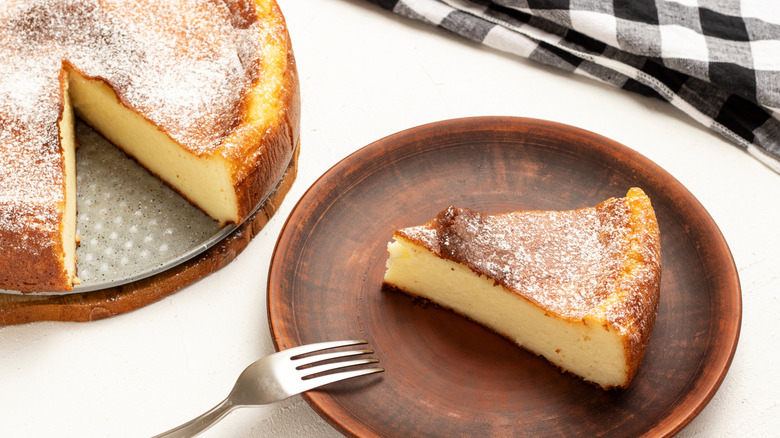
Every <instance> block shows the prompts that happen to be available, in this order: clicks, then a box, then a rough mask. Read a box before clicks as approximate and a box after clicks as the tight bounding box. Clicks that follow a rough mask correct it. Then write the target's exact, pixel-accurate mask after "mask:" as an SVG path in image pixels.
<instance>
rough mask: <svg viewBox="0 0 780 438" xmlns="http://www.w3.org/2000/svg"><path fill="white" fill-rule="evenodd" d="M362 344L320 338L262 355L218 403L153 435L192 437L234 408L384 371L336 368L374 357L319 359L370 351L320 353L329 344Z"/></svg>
mask: <svg viewBox="0 0 780 438" xmlns="http://www.w3.org/2000/svg"><path fill="white" fill-rule="evenodd" d="M363 344H367V342H366V341H355V340H350V341H331V342H320V343H316V344H309V345H302V346H300V347H293V348H289V349H287V350H283V351H280V352H278V353H274V354H271V355H270V356H266V357H264V358H262V359H260V360H258V361H257V362H255V363H253V364H252V365H249V366H248V367H247V368H246V369H245V370H244V371H243V372H242V373H241V375H240V376H238V380H237V381H236V384H235V385H234V386H233V390H232V391H231V392H230V394H229V395H228V396H227V398H226V399H225V400H223V401H222V402H221V403H220V404H218V405H216V406H214V407H213V408H211V409H210V410H208V411H207V412H205V413H204V414H202V415H201V416H199V417H197V418H195V419H193V420H190V421H189V422H187V423H184V424H182V425H181V426H179V427H176V428H174V429H171V430H169V431H168V432H165V433H162V434H160V435H157V436H155V437H154V438H162V437H165V438H184V437H193V436H195V435H197V434H199V433H201V432H203V431H205V430H206V429H208V428H209V427H211V426H213V425H214V424H215V423H216V422H217V421H219V420H220V419H222V418H223V417H224V416H225V415H227V414H228V413H230V412H231V411H232V410H234V409H236V408H239V407H242V406H257V405H266V404H270V403H274V402H277V401H281V400H284V399H286V398H287V397H290V396H293V395H295V394H300V393H302V392H305V391H308V390H310V389H314V388H318V387H320V386H322V385H327V384H329V383H334V382H339V381H342V380H345V379H352V378H355V377H360V376H365V375H367V374H373V373H379V372H382V371H384V369H383V368H377V367H375V368H361V369H353V370H349V371H338V370H340V369H341V368H346V367H353V366H356V365H363V364H369V363H376V362H379V360H378V359H370V358H363V359H353V360H347V361H341V362H328V363H324V364H322V363H320V362H325V361H332V360H335V359H343V358H347V357H351V356H359V355H363V354H371V353H373V352H374V351H373V350H368V349H362V350H346V351H337V352H330V353H321V352H322V351H324V350H330V349H333V348H339V347H348V346H353V345H363ZM314 353H317V354H314ZM331 372H332V373H331ZM323 373H328V374H323Z"/></svg>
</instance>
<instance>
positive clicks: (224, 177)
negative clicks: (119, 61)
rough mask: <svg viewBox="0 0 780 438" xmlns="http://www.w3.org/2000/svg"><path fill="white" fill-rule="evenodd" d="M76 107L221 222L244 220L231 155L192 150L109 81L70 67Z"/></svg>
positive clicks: (158, 175)
mask: <svg viewBox="0 0 780 438" xmlns="http://www.w3.org/2000/svg"><path fill="white" fill-rule="evenodd" d="M66 71H67V73H68V78H69V82H70V99H71V101H72V104H73V107H74V109H75V113H76V114H77V115H78V116H79V118H81V119H82V120H83V121H85V122H86V123H87V124H88V125H89V126H91V127H92V128H94V129H95V130H97V131H98V132H100V133H101V134H102V135H103V136H104V137H106V139H108V140H109V141H110V142H111V143H113V144H114V145H117V146H118V147H120V148H121V149H122V150H124V151H125V152H126V153H127V154H128V155H130V156H132V157H133V158H135V159H136V160H138V162H139V163H140V164H141V165H142V166H143V167H145V168H146V169H147V170H149V171H150V172H152V173H153V174H155V175H156V176H157V177H158V178H160V179H162V180H163V181H165V183H166V184H168V185H169V186H171V187H172V188H173V189H174V190H176V191H178V192H179V193H181V194H182V195H183V196H184V197H185V198H187V199H188V200H189V201H190V202H192V203H193V204H195V205H196V206H198V207H199V208H200V209H201V210H203V211H204V212H205V213H206V214H208V215H209V216H211V217H212V218H214V219H215V220H216V221H218V222H220V223H226V222H231V221H232V222H238V216H239V215H238V200H237V199H236V194H235V191H234V189H233V181H232V177H231V173H230V168H229V167H228V164H227V161H226V160H225V159H224V158H223V157H222V156H221V155H219V154H212V155H207V156H198V155H195V154H193V153H191V152H189V151H186V150H185V149H184V148H182V147H181V146H180V145H179V144H178V143H176V142H175V141H173V140H172V139H171V138H170V137H169V136H168V135H167V134H165V133H164V132H163V131H161V130H159V129H158V128H157V126H155V125H154V124H153V123H151V122H149V121H148V120H146V119H145V118H143V117H142V116H140V115H139V114H138V113H136V112H135V111H133V110H131V109H129V108H127V107H126V106H124V105H123V104H122V103H121V101H120V100H119V98H118V97H117V96H116V94H115V93H114V91H113V90H112V89H111V87H109V86H108V85H107V84H106V83H105V82H103V81H101V80H98V79H89V78H86V77H84V76H82V75H81V74H79V73H78V71H76V70H75V69H72V68H66Z"/></svg>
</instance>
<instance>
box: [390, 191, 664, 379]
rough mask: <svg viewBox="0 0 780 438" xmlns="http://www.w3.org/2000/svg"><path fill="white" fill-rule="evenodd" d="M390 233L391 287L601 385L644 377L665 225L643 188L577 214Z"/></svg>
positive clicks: (450, 223) (466, 220)
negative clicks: (641, 367) (640, 370)
mask: <svg viewBox="0 0 780 438" xmlns="http://www.w3.org/2000/svg"><path fill="white" fill-rule="evenodd" d="M393 237H394V241H393V242H391V243H390V244H389V245H388V251H389V253H390V257H389V259H388V261H387V271H386V273H385V277H384V283H385V284H386V285H388V286H390V287H393V288H396V289H399V290H401V291H403V292H405V293H407V294H410V295H412V296H416V297H420V298H423V299H425V300H429V301H431V302H434V303H435V304H438V305H440V306H442V307H444V308H448V309H451V310H453V311H455V312H456V313H459V314H461V315H463V316H465V317H467V318H470V319H472V320H474V321H476V322H478V323H480V324H482V325H484V326H485V327H487V328H489V329H491V330H493V331H495V332H496V333H498V334H500V335H502V336H504V337H506V338H508V339H509V340H511V341H513V342H515V343H516V344H518V345H519V346H521V347H523V348H525V349H527V350H529V351H531V352H533V353H535V354H538V355H540V356H543V357H545V358H546V359H547V360H549V361H550V362H551V363H553V364H554V365H556V366H558V367H560V368H561V369H562V370H565V371H569V372H571V373H573V374H575V375H577V376H580V377H582V378H583V379H585V380H587V381H590V382H593V383H595V384H597V385H599V386H601V387H602V388H605V389H608V388H614V387H627V386H628V385H629V383H630V382H631V379H632V378H633V377H634V375H635V374H636V372H637V370H638V368H639V365H640V363H641V362H642V358H643V356H644V354H645V350H646V349H647V345H648V342H649V339H650V334H651V333H652V331H653V325H654V323H655V316H656V310H657V307H658V300H659V289H660V280H661V246H660V236H659V230H658V223H657V221H656V217H655V212H654V211H653V208H652V206H651V204H650V199H649V198H648V197H647V196H646V195H645V193H644V192H643V191H642V190H641V189H639V188H632V189H631V190H629V191H628V194H627V195H626V197H624V198H610V199H608V200H606V201H604V202H602V203H601V204H599V205H598V206H596V207H589V208H582V209H578V210H569V211H517V212H512V213H506V214H499V215H487V214H482V213H479V212H476V211H473V210H469V209H466V208H454V207H452V206H450V207H449V208H447V209H445V210H444V211H442V212H441V213H439V215H438V216H436V218H434V219H433V220H431V221H430V222H428V223H426V224H424V225H421V226H416V227H411V228H403V229H400V230H397V231H395V232H394V233H393Z"/></svg>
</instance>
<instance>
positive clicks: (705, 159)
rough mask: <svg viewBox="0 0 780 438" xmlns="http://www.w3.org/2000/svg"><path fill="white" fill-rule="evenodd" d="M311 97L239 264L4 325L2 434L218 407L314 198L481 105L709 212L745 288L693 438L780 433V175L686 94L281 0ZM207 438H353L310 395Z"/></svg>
mask: <svg viewBox="0 0 780 438" xmlns="http://www.w3.org/2000/svg"><path fill="white" fill-rule="evenodd" d="M279 3H280V5H281V7H282V10H283V11H284V13H285V15H286V17H287V22H288V25H289V28H290V33H291V36H292V39H293V45H294V49H295V52H296V56H297V60H298V68H299V72H300V78H301V85H302V96H303V120H302V147H303V149H302V154H301V158H300V173H299V176H298V179H297V182H296V183H295V185H294V186H293V189H292V191H291V192H290V194H289V195H288V198H287V200H286V201H285V202H284V204H283V206H282V209H281V210H280V212H279V213H278V214H277V216H276V217H275V218H274V219H273V220H272V222H271V223H270V224H269V225H268V226H267V227H266V228H265V230H264V231H263V232H262V233H261V234H260V235H259V236H257V237H256V238H255V239H254V241H253V242H252V243H251V245H250V246H249V248H247V250H246V251H245V252H244V253H243V254H242V255H241V256H239V258H238V259H237V260H236V261H235V262H233V263H232V264H231V265H229V266H227V267H226V268H225V269H223V270H221V271H219V272H218V273H216V274H214V275H211V276H209V277H207V278H205V279H203V280H201V281H199V282H197V283H196V284H194V285H191V286H190V287H187V288H185V289H184V290H182V291H180V292H179V293H177V294H175V295H173V296H171V297H169V298H167V299H164V300H162V301H160V302H158V303H155V304H153V305H151V306H148V307H146V308H144V309H141V310H138V311H135V312H132V313H130V314H126V315H121V316H118V317H114V318H111V319H108V320H103V321H98V322H94V323H87V324H71V323H33V324H27V325H21V326H12V327H4V328H0V436H2V437H6V436H7V437H41V436H73V437H143V436H150V435H154V434H156V433H159V432H161V431H163V430H166V429H168V428H170V427H173V426H175V425H177V424H178V423H180V422H183V421H186V420H188V419H190V418H191V417H193V416H195V415H197V414H199V413H201V412H202V411H204V410H206V409H208V408H210V407H211V406H213V405H214V404H216V403H217V402H219V401H220V400H221V399H222V398H223V397H224V396H225V395H227V392H228V391H229V390H230V388H231V387H232V385H233V382H234V381H235V378H236V377H237V376H238V374H239V373H240V371H241V370H243V368H244V367H245V366H246V365H248V364H249V363H251V362H253V361H254V360H255V359H257V358H258V357H260V356H262V355H265V354H268V353H270V352H272V351H273V346H272V343H271V340H270V335H269V330H268V325H267V317H266V306H265V284H266V277H267V271H268V265H269V262H270V258H271V252H272V249H273V245H274V243H275V241H276V238H277V235H278V233H279V231H280V229H281V226H282V224H283V222H284V219H285V218H286V216H287V215H288V213H289V212H290V210H291V208H292V207H293V205H294V204H295V202H296V201H297V200H298V199H299V198H300V196H301V195H302V194H303V192H304V191H305V190H306V189H307V188H308V187H309V186H310V185H311V184H312V183H313V182H314V181H315V180H316V179H317V177H318V176H319V175H321V174H322V173H323V172H325V171H326V170H327V169H328V168H330V167H331V166H332V165H333V164H335V163H336V162H338V161H339V160H340V159H342V158H343V157H345V156H346V155H348V154H349V153H351V152H353V151H355V150H356V149H358V148H360V147H362V146H364V145H366V144H368V143H371V142H372V141H374V140H377V139H379V138H381V137H384V136H386V135H389V134H392V133H394V132H396V131H399V130H403V129H406V128H409V127H413V126H416V125H420V124H423V123H428V122H433V121H437V120H441V119H448V118H454V117H465V116H474V115H516V116H527V117H535V118H542V119H549V120H554V121H558V122H562V123H567V124H571V125H575V126H578V127H582V128H585V129H587V130H590V131H594V132H596V133H599V134H602V135H605V136H607V137H610V138H612V139H614V140H616V141H618V142H621V143H623V144H625V145H627V146H629V147H631V148H634V149H636V150H638V151H639V152H640V153H642V154H644V155H645V156H647V157H649V158H650V159H651V160H653V161H655V162H656V163H658V164H659V165H660V166H662V167H663V168H665V169H666V170H667V171H669V172H670V173H671V174H672V175H674V176H675V177H676V178H677V179H679V180H680V181H681V182H682V183H683V184H684V185H685V186H686V187H687V188H688V189H689V190H690V191H691V192H692V193H693V194H694V195H695V196H696V197H697V198H698V199H699V200H700V201H701V202H702V204H704V206H705V207H706V208H707V209H708V211H709V212H710V214H711V215H712V216H713V218H714V219H715V221H716V223H717V224H718V225H719V226H720V228H721V230H722V232H723V234H724V235H725V237H726V240H727V241H728V243H729V245H730V246H731V250H732V253H733V256H734V259H735V261H736V264H737V267H738V269H739V274H740V278H741V281H742V288H743V305H744V313H743V324H742V333H741V338H740V343H739V347H738V349H737V352H736V356H735V358H734V362H733V364H732V367H731V370H730V372H729V374H728V375H727V376H726V379H725V381H724V382H723V385H722V386H721V389H720V391H719V392H718V393H717V394H716V395H715V397H714V398H713V400H712V401H711V402H710V404H709V405H708V406H707V407H706V408H705V409H704V410H703V412H702V413H701V414H700V415H699V416H698V417H697V418H696V419H694V421H693V422H692V423H690V424H689V425H688V427H686V428H685V429H684V430H683V431H682V432H681V433H680V436H683V437H699V436H701V437H712V436H734V437H742V436H770V435H776V434H777V433H778V431H780V407H778V398H779V396H778V394H780V377H779V376H780V373H778V371H777V368H776V364H777V363H778V362H780V354H778V347H777V346H778V344H779V341H780V339H778V333H779V332H780V328H779V327H778V322H777V318H776V315H777V312H778V310H779V309H780V303H778V298H777V290H778V287H780V278H778V275H779V274H778V273H779V272H780V269H779V268H778V262H779V261H780V233H779V232H777V223H778V219H780V175H777V174H775V173H773V172H771V171H770V170H768V169H767V168H766V167H765V166H763V165H762V164H760V163H758V162H757V161H756V160H754V159H753V158H751V157H749V156H748V155H747V154H745V153H743V152H742V151H741V150H739V149H737V148H736V147H734V146H732V145H731V144H730V143H728V142H726V141H725V140H723V139H721V138H720V137H718V136H716V135H715V134H712V133H710V132H709V131H707V130H706V129H704V128H702V127H700V126H699V125H697V124H695V123H694V122H692V121H690V120H687V119H686V118H685V117H684V116H682V115H681V114H680V113H679V112H678V111H676V110H674V109H672V108H671V107H670V106H668V105H666V104H664V103H662V102H660V101H657V100H650V99H646V98H642V97H638V96H635V95H630V94H628V93H626V92H622V91H619V90H617V89H614V88H611V87H608V86H605V85H601V84H598V83H596V82H594V81H590V80H588V79H583V78H580V77H574V76H571V75H568V74H563V73H559V72H557V71H553V70H551V69H549V68H546V67H542V66H539V65H537V64H533V63H531V62H528V61H525V60H522V59H516V58H512V57H510V56H507V55H504V54H501V53H497V52H494V51H492V50H489V49H485V48H483V47H481V46H476V45H474V44H472V43H469V42H466V41H464V40H461V39H459V38H457V37H452V36H450V35H449V34H447V33H445V32H444V31H442V30H438V29H435V28H430V27H426V26H424V25H421V24H418V23H414V22H410V21H406V20H403V19H401V18H399V17H397V16H395V15H393V14H390V13H388V12H386V11H384V10H381V9H379V8H378V7H376V6H373V5H371V4H369V3H367V2H364V1H363V0H306V1H303V0H279ZM202 436H204V437H335V436H340V435H339V434H338V433H337V432H335V431H334V430H333V429H331V428H330V426H329V425H328V424H327V423H325V422H324V421H323V420H322V419H320V418H319V417H318V416H317V414H315V413H314V412H313V411H312V410H311V409H310V408H309V407H308V405H307V404H306V403H304V402H303V401H302V399H301V398H300V397H293V398H291V399H288V400H287V401H285V402H282V403H279V404H277V405H273V406H270V407H265V408H250V409H242V410H239V411H236V412H234V413H232V414H231V415H230V416H229V417H227V419H225V420H223V421H222V422H221V423H220V424H218V425H217V426H215V427H214V428H212V429H211V430H209V431H208V432H207V433H205V434H204V435H202Z"/></svg>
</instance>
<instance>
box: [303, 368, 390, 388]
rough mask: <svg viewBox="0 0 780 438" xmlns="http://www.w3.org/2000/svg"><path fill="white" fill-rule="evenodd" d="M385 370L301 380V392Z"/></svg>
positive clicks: (351, 372)
mask: <svg viewBox="0 0 780 438" xmlns="http://www.w3.org/2000/svg"><path fill="white" fill-rule="evenodd" d="M384 371H385V369H384V368H363V369H359V370H352V371H341V372H338V373H333V374H326V375H324V376H320V377H314V378H311V379H307V380H301V381H300V382H299V385H300V388H299V389H300V392H304V391H308V390H310V389H314V388H319V387H320V386H323V385H327V384H329V383H335V382H340V381H342V380H347V379H353V378H355V377H360V376H365V375H368V374H374V373H381V372H384Z"/></svg>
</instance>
